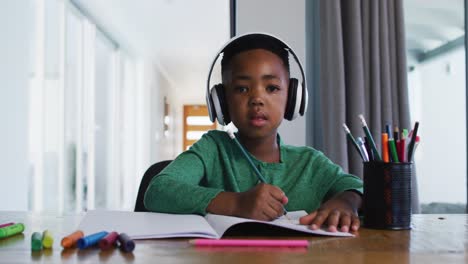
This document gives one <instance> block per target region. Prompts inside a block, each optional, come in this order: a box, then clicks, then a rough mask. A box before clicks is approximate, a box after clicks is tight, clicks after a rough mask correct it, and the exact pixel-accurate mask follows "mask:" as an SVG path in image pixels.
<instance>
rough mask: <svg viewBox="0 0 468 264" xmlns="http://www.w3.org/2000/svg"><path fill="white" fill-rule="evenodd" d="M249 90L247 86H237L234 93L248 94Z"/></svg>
mask: <svg viewBox="0 0 468 264" xmlns="http://www.w3.org/2000/svg"><path fill="white" fill-rule="evenodd" d="M248 90H249V89H248V88H247V87H245V86H236V87H234V91H236V92H238V93H245V92H247V91H248Z"/></svg>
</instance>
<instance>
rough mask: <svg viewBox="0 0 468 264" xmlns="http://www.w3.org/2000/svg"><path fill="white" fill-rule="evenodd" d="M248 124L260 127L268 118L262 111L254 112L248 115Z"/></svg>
mask: <svg viewBox="0 0 468 264" xmlns="http://www.w3.org/2000/svg"><path fill="white" fill-rule="evenodd" d="M249 118H250V124H251V125H252V126H255V127H262V126H264V125H265V124H266V123H267V120H268V118H267V117H266V115H265V114H264V113H254V114H252V115H250V116H249Z"/></svg>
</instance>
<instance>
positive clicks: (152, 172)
mask: <svg viewBox="0 0 468 264" xmlns="http://www.w3.org/2000/svg"><path fill="white" fill-rule="evenodd" d="M171 162H172V160H164V161H160V162H158V163H155V164H153V165H151V167H149V168H148V169H147V170H146V172H145V174H144V175H143V178H142V179H141V183H140V188H138V195H137V199H136V203H135V212H148V209H146V207H145V204H144V203H143V200H144V198H145V192H146V189H148V185H149V183H150V182H151V179H153V177H155V176H156V175H158V174H159V172H161V171H162V170H163V169H164V168H165V167H166V166H167V165H169V163H171Z"/></svg>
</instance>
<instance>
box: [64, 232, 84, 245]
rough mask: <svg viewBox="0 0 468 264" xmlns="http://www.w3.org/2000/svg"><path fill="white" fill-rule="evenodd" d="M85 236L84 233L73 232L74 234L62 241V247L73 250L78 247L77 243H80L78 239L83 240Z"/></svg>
mask: <svg viewBox="0 0 468 264" xmlns="http://www.w3.org/2000/svg"><path fill="white" fill-rule="evenodd" d="M83 236H84V234H83V231H81V230H78V231H75V232H73V233H72V234H70V235H68V236H66V237H64V238H63V239H62V242H61V244H62V247H64V248H72V247H74V246H76V242H78V239H80V238H82V237H83Z"/></svg>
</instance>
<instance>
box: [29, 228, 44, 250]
mask: <svg viewBox="0 0 468 264" xmlns="http://www.w3.org/2000/svg"><path fill="white" fill-rule="evenodd" d="M31 250H33V251H39V250H42V234H41V233H39V232H34V233H33V234H32V236H31Z"/></svg>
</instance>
